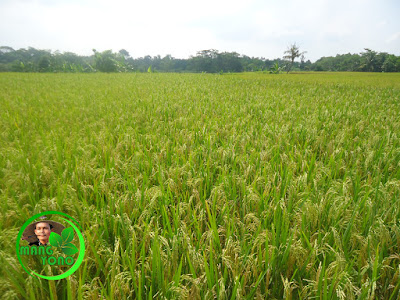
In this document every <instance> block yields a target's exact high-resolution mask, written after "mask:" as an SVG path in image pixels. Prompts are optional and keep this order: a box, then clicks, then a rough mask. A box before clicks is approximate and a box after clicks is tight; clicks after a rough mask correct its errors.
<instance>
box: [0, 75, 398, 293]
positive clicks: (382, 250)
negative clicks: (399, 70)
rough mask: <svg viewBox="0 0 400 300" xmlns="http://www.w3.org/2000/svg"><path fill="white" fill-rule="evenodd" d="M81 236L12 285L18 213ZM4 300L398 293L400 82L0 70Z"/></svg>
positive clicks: (386, 78) (0, 278) (19, 272)
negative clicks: (80, 244) (63, 255)
mask: <svg viewBox="0 0 400 300" xmlns="http://www.w3.org/2000/svg"><path fill="white" fill-rule="evenodd" d="M48 210H53V211H61V212H64V213H67V214H69V215H71V216H72V217H74V218H75V219H76V220H77V221H78V222H79V223H80V225H81V226H82V228H83V235H84V238H85V243H86V256H85V259H84V262H83V264H82V265H81V267H80V268H79V269H78V271H77V272H75V273H74V274H73V275H72V276H70V277H68V278H67V279H63V280H59V281H47V280H44V279H38V278H36V277H32V276H29V275H28V274H27V273H26V272H24V270H23V269H22V267H21V265H20V264H19V262H18V260H17V257H16V254H15V244H16V237H17V234H18V231H19V229H20V228H21V226H22V225H23V224H24V222H25V221H26V220H28V219H29V218H30V217H31V216H33V215H35V214H37V213H40V212H43V211H48ZM0 211H1V212H0V265H1V268H0V295H1V297H3V298H4V299H392V300H395V299H399V298H400V74H376V73H375V74H371V73H369V74H368V73H361V74H357V73H319V74H316V73H304V74H288V75H287V74H281V75H269V74H262V73H256V74H224V75H213V74H160V73H152V74H12V73H0Z"/></svg>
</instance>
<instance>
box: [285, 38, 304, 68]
mask: <svg viewBox="0 0 400 300" xmlns="http://www.w3.org/2000/svg"><path fill="white" fill-rule="evenodd" d="M305 53H307V51H303V52H300V48H299V47H298V46H297V45H296V43H294V44H293V45H290V47H288V49H287V50H286V51H285V52H284V54H285V55H284V56H283V58H284V59H287V60H289V65H288V67H287V72H288V73H289V72H290V70H291V69H292V67H293V64H294V60H295V59H296V58H298V57H303V60H304V54H305Z"/></svg>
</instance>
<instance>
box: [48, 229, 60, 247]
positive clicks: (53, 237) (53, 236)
mask: <svg viewBox="0 0 400 300" xmlns="http://www.w3.org/2000/svg"><path fill="white" fill-rule="evenodd" d="M49 243H50V245H52V246H53V247H61V245H62V244H63V240H62V238H61V236H60V235H59V234H58V233H55V232H52V233H50V237H49Z"/></svg>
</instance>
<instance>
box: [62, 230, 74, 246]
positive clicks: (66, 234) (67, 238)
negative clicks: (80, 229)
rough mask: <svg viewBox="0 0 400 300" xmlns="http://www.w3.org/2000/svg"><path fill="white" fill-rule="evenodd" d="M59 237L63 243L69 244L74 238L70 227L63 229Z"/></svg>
mask: <svg viewBox="0 0 400 300" xmlns="http://www.w3.org/2000/svg"><path fill="white" fill-rule="evenodd" d="M61 237H62V239H63V243H69V242H71V241H72V240H73V238H74V229H73V228H72V227H68V228H65V229H64V230H63V231H62V232H61Z"/></svg>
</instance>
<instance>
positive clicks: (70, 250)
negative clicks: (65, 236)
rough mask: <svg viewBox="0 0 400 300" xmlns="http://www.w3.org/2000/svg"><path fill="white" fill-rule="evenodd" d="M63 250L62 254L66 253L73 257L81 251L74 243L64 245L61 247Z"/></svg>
mask: <svg viewBox="0 0 400 300" xmlns="http://www.w3.org/2000/svg"><path fill="white" fill-rule="evenodd" d="M61 249H62V252H64V253H65V254H66V255H73V254H75V253H76V252H78V251H79V250H78V248H76V247H75V245H74V244H72V243H67V244H65V245H63V246H62V247H61Z"/></svg>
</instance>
